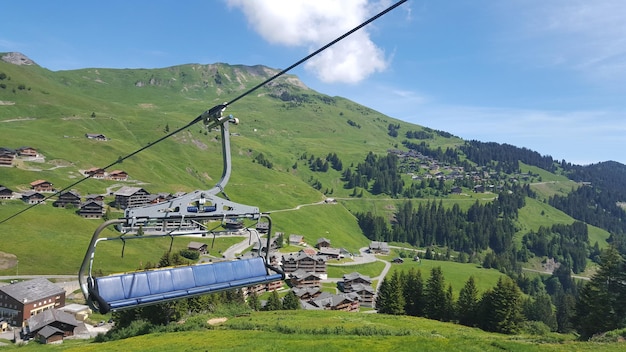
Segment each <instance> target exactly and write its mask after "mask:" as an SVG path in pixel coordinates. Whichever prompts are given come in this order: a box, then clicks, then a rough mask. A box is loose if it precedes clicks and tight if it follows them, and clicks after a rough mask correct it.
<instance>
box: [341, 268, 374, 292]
mask: <svg viewBox="0 0 626 352" xmlns="http://www.w3.org/2000/svg"><path fill="white" fill-rule="evenodd" d="M355 285H367V286H371V285H372V279H371V278H370V277H369V276H366V275H361V274H360V273H357V272H353V273H350V274H344V275H343V292H353V291H354V290H353V289H352V287H353V286H355Z"/></svg>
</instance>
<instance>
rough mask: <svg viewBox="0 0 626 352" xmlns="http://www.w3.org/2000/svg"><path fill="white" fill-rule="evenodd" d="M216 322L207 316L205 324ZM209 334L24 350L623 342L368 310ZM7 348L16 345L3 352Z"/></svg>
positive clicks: (611, 347)
mask: <svg viewBox="0 0 626 352" xmlns="http://www.w3.org/2000/svg"><path fill="white" fill-rule="evenodd" d="M210 318H211V317H206V318H205V321H207V322H208V320H209V319H210ZM205 325H206V330H203V331H189V332H169V333H157V334H150V335H144V336H138V337H133V338H129V339H125V340H120V341H114V342H107V343H89V342H87V341H80V340H75V341H71V340H66V341H64V342H63V344H61V345H46V346H44V345H39V344H36V343H30V344H28V345H26V346H23V347H20V350H22V351H40V350H46V351H81V352H88V351H295V350H297V351H336V350H341V351H416V350H419V351H438V352H440V351H481V352H482V351H502V350H506V351H597V352H601V351H620V350H622V348H623V346H622V344H620V343H582V342H576V341H574V339H573V336H569V335H557V334H547V335H541V336H532V335H525V334H520V335H501V334H492V333H487V332H484V331H481V330H479V329H474V328H469V327H464V326H461V325H456V324H451V323H441V322H438V321H433V320H428V319H423V318H414V317H406V316H390V315H380V314H367V313H346V312H330V311H290V312H285V311H277V312H257V313H252V314H249V315H245V316H239V317H230V318H229V319H228V320H227V321H226V322H224V323H222V324H220V325H215V326H209V325H208V324H206V323H205ZM4 348H5V349H7V350H10V349H13V348H18V347H4Z"/></svg>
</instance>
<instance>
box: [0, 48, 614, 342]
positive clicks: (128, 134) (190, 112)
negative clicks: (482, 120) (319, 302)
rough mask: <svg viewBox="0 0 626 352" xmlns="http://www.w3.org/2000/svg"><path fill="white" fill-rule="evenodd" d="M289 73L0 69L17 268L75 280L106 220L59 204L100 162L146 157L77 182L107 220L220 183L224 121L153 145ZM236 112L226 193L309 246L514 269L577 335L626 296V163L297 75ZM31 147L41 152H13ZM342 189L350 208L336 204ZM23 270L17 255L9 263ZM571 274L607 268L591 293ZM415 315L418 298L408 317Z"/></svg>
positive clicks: (1, 141)
mask: <svg viewBox="0 0 626 352" xmlns="http://www.w3.org/2000/svg"><path fill="white" fill-rule="evenodd" d="M0 55H1V54H0ZM276 72H278V71H277V70H275V69H272V68H268V67H264V66H254V67H247V66H241V65H236V66H235V65H228V64H211V65H199V64H187V65H180V66H174V67H169V68H161V69H127V70H115V69H105V68H98V69H96V68H92V69H82V70H72V71H59V72H52V71H49V70H46V69H44V68H41V67H39V66H37V65H36V64H34V63H33V64H31V65H16V64H12V63H7V62H3V61H0V104H1V105H0V126H1V128H0V148H1V149H0V154H2V156H6V157H5V158H4V159H3V160H5V166H2V167H0V186H1V187H3V188H4V189H6V190H8V191H7V192H11V197H10V199H3V200H2V201H1V202H2V203H1V204H0V221H3V223H1V224H0V226H1V227H2V233H4V236H5V238H4V239H3V247H2V249H1V250H2V252H5V253H7V254H10V255H13V256H14V257H15V258H14V260H13V263H16V262H17V260H18V259H17V258H19V266H20V267H19V270H20V272H21V273H33V274H55V273H70V274H73V273H75V272H76V270H77V269H78V263H79V262H80V259H81V255H82V250H81V249H82V248H83V247H82V246H80V245H79V244H80V243H83V242H84V243H85V245H86V243H87V241H88V236H89V235H90V233H91V231H92V229H94V228H95V227H96V226H97V225H99V224H100V223H101V220H97V219H93V220H88V219H83V218H80V217H79V216H78V215H77V214H76V209H59V208H54V207H53V206H52V205H51V203H52V202H53V201H54V200H56V199H57V197H58V194H57V193H58V191H59V190H63V189H64V188H65V187H67V186H68V185H70V184H74V182H76V181H77V180H80V179H81V178H82V177H84V176H85V170H89V169H92V168H97V167H102V166H104V165H109V164H110V163H112V162H115V160H121V159H122V158H123V157H124V156H126V155H128V154H130V153H132V152H134V151H136V150H142V152H141V153H139V154H137V155H136V156H133V157H132V158H130V159H128V160H125V161H124V162H123V163H117V164H115V168H119V169H123V171H124V172H127V173H128V175H129V180H128V181H112V180H108V179H94V178H86V179H85V180H84V182H80V183H77V184H75V185H74V186H73V187H71V189H72V190H74V191H76V192H77V193H79V194H81V195H82V196H85V195H87V194H99V195H102V197H103V198H104V203H105V204H106V211H107V217H117V216H121V214H122V213H121V211H120V210H119V209H116V206H115V205H114V203H113V197H112V192H113V191H115V190H117V189H119V188H121V187H122V186H124V185H141V187H143V188H145V189H146V190H148V191H149V193H151V194H159V193H166V194H174V193H176V192H189V191H192V190H195V189H207V188H209V187H212V186H213V185H214V184H215V182H216V180H217V179H219V177H220V175H221V165H222V161H221V160H222V159H221V153H222V150H221V144H220V136H219V134H218V133H217V132H216V131H214V130H206V129H205V128H203V126H201V124H199V125H195V126H191V127H189V128H186V129H183V130H181V131H180V132H179V133H176V134H175V135H173V136H172V138H167V139H165V140H163V141H162V142H160V143H158V144H156V143H154V144H153V142H154V141H156V140H159V138H161V137H163V136H165V135H166V134H167V133H169V132H170V131H173V130H176V129H177V128H179V127H181V126H185V125H186V124H187V123H188V122H189V121H193V120H194V118H196V116H198V115H199V114H200V113H202V112H203V111H205V110H207V109H208V108H211V107H212V106H215V105H217V104H221V103H222V102H224V101H228V100H229V99H232V98H233V97H235V96H237V95H238V94H240V93H241V92H244V91H245V90H246V89H249V88H250V87H252V86H254V85H256V84H258V83H260V82H262V81H263V80H264V79H266V78H268V77H270V76H271V75H273V74H275V73H276ZM227 113H232V114H234V115H235V116H236V117H238V118H240V120H241V124H240V125H238V126H233V128H232V130H231V132H232V133H231V135H232V144H233V148H232V150H233V152H232V155H233V177H232V180H231V182H230V184H229V185H228V186H227V187H226V189H225V192H226V193H227V194H228V195H229V197H230V198H232V199H235V200H237V201H238V202H241V203H246V204H254V205H258V206H259V207H260V208H261V210H262V211H264V212H267V213H269V214H272V216H273V219H274V222H275V228H274V230H275V231H278V232H283V233H288V234H292V233H293V234H301V235H303V236H304V239H305V241H306V242H307V243H309V244H314V243H316V241H317V239H318V238H320V237H325V238H328V239H330V240H331V241H332V243H333V246H336V247H338V248H345V249H346V250H347V251H349V252H352V253H357V252H358V250H359V248H361V247H365V246H367V244H368V243H369V241H370V240H376V241H386V242H391V243H392V244H397V245H401V246H404V247H408V248H411V249H413V250H419V251H423V252H424V253H430V255H431V258H437V259H445V260H452V261H457V262H461V263H468V265H474V266H476V265H480V266H482V267H483V268H495V269H498V270H500V271H501V272H503V273H506V274H507V275H508V276H510V277H511V280H512V282H514V283H515V284H516V285H517V286H518V287H519V290H520V292H523V294H525V295H528V297H531V299H532V300H533V302H534V301H536V300H537V299H539V300H541V299H543V298H540V297H543V296H542V295H544V294H545V295H547V296H549V297H550V299H551V304H552V305H553V306H554V307H555V309H554V310H555V312H557V313H558V311H559V310H558V309H557V308H558V307H561V313H562V314H563V315H562V316H561V321H560V323H559V324H555V325H553V326H551V328H552V329H553V330H556V329H559V331H564V332H565V331H571V329H572V327H576V328H577V329H579V330H580V331H581V332H583V335H585V336H587V335H591V334H593V333H594V331H592V330H593V328H591V327H589V326H587V325H585V324H583V320H582V319H586V318H585V317H586V316H590V317H591V316H593V317H597V315H598V314H600V313H599V309H601V308H599V307H598V306H596V305H595V303H593V302H594V300H595V299H598V296H597V295H598V293H597V290H601V289H606V291H602V292H606V293H607V294H606V295H605V296H602V297H600V298H602V299H606V300H607V302H622V301H623V299H624V298H626V296H624V295H625V294H626V293H625V292H626V290H624V287H623V283H624V282H626V280H624V279H623V278H622V277H621V276H620V275H622V274H621V273H623V272H624V270H623V265H624V264H623V258H624V256H625V255H626V227H625V226H626V225H625V224H626V212H625V211H624V209H623V207H622V206H623V203H624V202H626V166H624V165H622V164H619V163H616V162H611V161H607V162H602V163H598V164H593V165H584V166H583V165H572V164H571V163H568V162H567V161H565V160H562V161H556V160H554V159H553V158H552V157H551V156H546V155H540V154H539V153H537V152H534V151H531V150H529V149H527V148H524V147H523V146H512V145H508V144H499V143H493V142H480V141H464V140H462V139H460V138H459V137H456V136H454V135H451V134H450V133H447V132H445V131H438V130H433V129H430V128H428V127H427V126H418V125H414V124H409V123H407V122H404V121H400V120H397V119H394V118H393V117H389V116H385V115H383V114H381V113H380V112H377V111H374V110H372V109H369V108H367V107H365V106H361V105H359V104H355V103H353V102H350V101H348V100H346V99H343V98H341V97H330V96H327V95H324V94H323V93H319V92H315V91H313V90H311V89H309V88H307V87H306V86H305V85H304V84H303V83H302V82H300V80H299V79H298V78H297V77H295V76H285V77H281V79H279V80H277V81H274V82H272V83H271V84H269V85H267V86H265V87H263V88H261V89H260V90H259V91H258V92H257V93H256V94H254V95H251V96H248V97H246V98H245V99H242V100H241V101H238V102H236V104H233V106H232V107H229V109H228V110H227ZM90 134H100V135H103V136H104V138H103V139H102V140H93V139H91V138H87V137H86V136H87V135H90ZM25 146H28V147H31V148H32V149H36V150H37V153H38V154H39V158H35V159H36V160H35V159H28V158H25V157H22V156H20V155H18V153H17V152H15V151H16V150H17V149H19V148H21V147H25ZM144 149H145V150H144ZM9 156H10V157H9ZM7 163H8V164H7ZM109 171H110V170H109ZM36 180H48V181H50V182H51V183H52V184H53V185H54V187H55V190H56V191H57V193H54V192H53V193H50V194H48V195H49V196H50V197H51V198H50V201H49V202H46V204H41V205H37V206H35V207H32V209H29V210H28V211H27V212H24V213H23V214H21V212H22V211H23V210H24V209H25V208H26V207H27V206H28V204H26V202H25V201H24V199H23V198H22V195H23V194H24V193H27V192H28V191H30V190H31V186H32V185H31V183H32V182H33V181H36ZM4 189H3V191H4ZM329 198H330V199H332V200H334V202H325V201H324V200H328V199H329ZM303 205H311V207H302V206H303ZM313 209H314V210H313ZM17 214H19V215H17ZM16 215H17V216H16ZM7 219H10V220H7ZM5 220H6V221H5ZM29 243H40V244H41V243H47V244H48V248H49V249H50V250H49V251H46V253H44V254H41V255H40V256H39V257H37V256H33V255H32V251H31V250H30V249H29V248H30V247H29V246H28V244H29ZM44 246H45V245H44ZM139 246H142V245H139ZM105 251H106V250H105ZM160 251H161V248H158V249H150V248H149V246H146V247H145V248H144V247H139V250H137V252H138V253H139V254H137V257H136V258H135V260H136V262H134V263H133V264H132V265H137V264H136V263H139V262H141V263H145V262H148V261H150V262H154V261H155V260H156V258H154V256H155V255H156V256H157V258H158V256H159V255H160V254H161V253H160ZM112 253H114V251H113V250H111V252H108V253H107V252H105V254H107V255H108V254H112ZM143 255H145V257H143ZM148 256H153V257H152V258H148ZM44 257H45V260H43V259H42V258H44ZM105 257H106V255H105ZM113 258H115V259H113ZM602 258H606V259H604V261H603V259H602ZM609 258H610V262H609ZM43 261H45V262H47V263H54V264H53V265H46V264H45V263H44V262H43ZM548 261H550V262H555V263H557V265H556V269H555V270H548V269H545V270H544V271H549V272H550V273H552V276H545V277H543V278H541V279H532V278H530V277H528V276H527V275H526V274H525V273H524V272H523V268H524V267H526V268H529V267H534V268H541V264H542V263H543V264H545V263H546V262H548ZM104 264H106V265H110V266H112V269H110V270H111V271H115V270H117V271H123V270H128V268H125V267H124V266H128V265H129V264H128V263H123V262H122V261H119V260H117V257H116V256H115V257H114V256H112V259H107V260H106V261H105V262H104ZM132 269H134V268H131V270H132ZM552 269H554V268H552ZM14 270H15V268H14V266H12V265H7V266H6V267H3V268H1V269H0V272H3V273H5V274H12V273H13V272H14ZM620 270H621V271H620ZM572 274H581V275H587V276H592V275H594V274H596V275H597V276H594V278H593V279H592V280H591V282H590V284H588V285H585V286H584V287H583V286H582V285H581V284H579V283H574V281H573V279H572V276H571V275H572ZM600 278H603V279H604V281H601V280H600ZM397 281H398V282H400V281H401V279H397ZM602 282H610V283H611V285H614V286H610V287H606V286H602ZM397 284H398V285H400V284H399V283H397ZM509 285H510V282H509V281H503V282H502V283H500V287H499V288H494V291H491V292H490V293H489V294H487V296H486V297H487V299H488V301H486V302H487V303H489V302H491V303H489V304H492V303H493V302H494V301H495V298H496V297H494V296H497V295H498V291H497V290H501V291H502V292H504V293H503V295H504V294H505V293H510V292H513V291H515V290H513V289H512V288H510V287H509ZM586 287H589V288H586ZM603 287H604V288H603ZM594 290H595V291H594ZM490 295H491V296H490ZM492 298H493V299H492ZM487 303H485V304H487ZM576 304H580V305H581V306H580V307H579V308H578V310H577V312H578V315H577V316H576V315H574V314H573V313H572V310H573V309H574V307H573V306H574V305H576ZM607 304H608V303H607ZM551 307H552V306H551ZM520 309H521V308H520ZM585 309H588V310H587V311H585ZM401 311H402V312H401ZM404 312H405V311H404V306H403V309H401V310H398V311H396V312H395V313H393V314H396V313H397V314H400V313H402V314H403V313H404ZM583 312H588V315H582V314H583ZM614 313H615V314H614V316H612V320H611V324H609V325H606V326H609V327H610V328H617V327H623V326H624V324H626V316H624V313H625V312H624V311H623V310H622V309H618V308H617V307H616V310H615V312H614ZM408 314H410V313H408ZM429 314H430V313H428V314H426V315H425V316H427V317H429ZM433 314H435V313H432V314H430V317H433V318H434V319H439V318H440V316H439V315H437V316H435V315H433ZM437 314H438V313H437ZM576 317H578V318H576ZM441 319H444V318H441ZM459 319H461V318H460V317H459V316H457V315H450V316H446V318H445V320H459ZM463 319H465V318H463ZM494 319H496V318H494ZM555 319H557V320H558V319H559V317H556V318H555ZM576 319H578V320H576ZM472 324H473V325H478V326H480V324H482V323H477V322H476V321H474V322H473V323H472ZM483 327H484V326H483ZM487 329H489V328H487ZM603 329H604V328H603ZM496 331H497V330H496ZM503 332H507V331H504V330H503Z"/></svg>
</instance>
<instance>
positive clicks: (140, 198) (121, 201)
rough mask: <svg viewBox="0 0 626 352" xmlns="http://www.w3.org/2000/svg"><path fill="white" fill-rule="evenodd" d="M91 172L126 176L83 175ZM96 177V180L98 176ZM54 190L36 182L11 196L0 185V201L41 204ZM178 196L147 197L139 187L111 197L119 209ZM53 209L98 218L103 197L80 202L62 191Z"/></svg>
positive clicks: (46, 183) (75, 194) (76, 195)
mask: <svg viewBox="0 0 626 352" xmlns="http://www.w3.org/2000/svg"><path fill="white" fill-rule="evenodd" d="M91 172H94V173H97V174H98V175H101V174H102V175H105V176H103V177H106V178H108V179H112V180H120V181H125V180H127V179H128V174H127V173H126V172H124V171H121V170H116V171H111V172H109V173H104V171H103V170H102V169H95V168H94V169H90V170H87V171H85V174H86V175H87V174H90V173H91ZM98 177H99V176H98ZM55 192H56V189H55V188H54V185H53V184H52V182H50V181H47V180H36V181H33V182H31V183H30V189H29V190H28V191H25V192H21V193H19V192H14V191H13V190H11V189H9V188H8V187H5V186H2V185H0V200H2V199H4V200H8V199H18V198H19V199H21V200H22V201H24V202H25V203H27V204H37V203H41V202H43V201H44V200H46V199H47V196H46V193H55ZM180 195H182V194H179V193H177V194H169V193H157V194H150V193H148V191H146V190H145V189H143V188H141V187H130V186H123V187H121V188H120V189H118V190H117V191H116V192H114V193H113V196H115V206H116V207H117V208H119V209H126V208H133V207H139V206H144V205H148V204H155V203H159V202H164V201H166V200H169V199H171V198H173V197H178V196H180ZM52 205H53V206H55V207H60V208H66V207H68V206H73V207H74V208H76V209H78V210H77V214H78V215H80V216H82V217H84V218H102V216H103V215H104V212H105V209H106V207H105V203H104V195H102V194H89V195H87V196H85V197H84V198H83V197H81V195H80V194H79V193H78V192H77V191H76V190H69V191H63V192H61V193H59V195H58V198H57V199H56V200H55V201H54V202H53V203H52Z"/></svg>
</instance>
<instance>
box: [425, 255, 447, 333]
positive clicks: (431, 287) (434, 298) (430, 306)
mask: <svg viewBox="0 0 626 352" xmlns="http://www.w3.org/2000/svg"><path fill="white" fill-rule="evenodd" d="M424 303H425V308H424V313H425V314H424V315H425V316H426V318H429V319H436V320H443V319H445V316H446V292H445V283H444V277H443V272H442V271H441V267H439V266H438V267H435V268H432V269H431V270H430V277H429V278H428V280H427V281H426V286H425V287H424Z"/></svg>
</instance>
